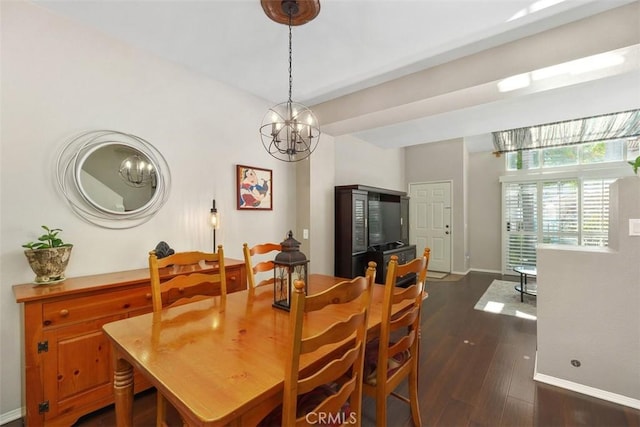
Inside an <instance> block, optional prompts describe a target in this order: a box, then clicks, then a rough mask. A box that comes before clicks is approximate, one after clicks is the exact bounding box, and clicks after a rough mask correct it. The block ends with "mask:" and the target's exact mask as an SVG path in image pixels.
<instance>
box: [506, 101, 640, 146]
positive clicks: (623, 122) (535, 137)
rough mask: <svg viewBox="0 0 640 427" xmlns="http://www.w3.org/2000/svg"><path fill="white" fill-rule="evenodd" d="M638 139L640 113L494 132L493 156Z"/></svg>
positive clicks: (618, 114)
mask: <svg viewBox="0 0 640 427" xmlns="http://www.w3.org/2000/svg"><path fill="white" fill-rule="evenodd" d="M636 136H640V110H630V111H622V112H619V113H611V114H604V115H601V116H594V117H587V118H582V119H575V120H567V121H563V122H557V123H548V124H544V125H539V126H531V127H526V128H518V129H510V130H503V131H499V132H493V145H494V147H495V153H507V152H510V151H521V150H531V149H535V148H547V147H559V146H562V145H575V144H581V143H584V142H596V141H606V140H610V139H619V138H628V137H629V138H630V137H636Z"/></svg>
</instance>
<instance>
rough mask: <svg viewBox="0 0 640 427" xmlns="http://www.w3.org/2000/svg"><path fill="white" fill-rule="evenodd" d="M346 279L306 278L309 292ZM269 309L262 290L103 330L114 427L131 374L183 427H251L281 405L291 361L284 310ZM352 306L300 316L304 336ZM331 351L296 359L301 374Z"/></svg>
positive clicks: (376, 316)
mask: <svg viewBox="0 0 640 427" xmlns="http://www.w3.org/2000/svg"><path fill="white" fill-rule="evenodd" d="M344 280H349V279H344V278H340V277H334V276H328V275H322V274H311V275H309V278H308V292H309V294H310V295H312V294H314V293H317V292H320V291H322V290H324V289H327V288H329V287H331V286H332V285H334V284H336V283H338V282H340V281H344ZM383 290H384V285H379V284H374V289H373V297H372V300H371V306H370V309H369V317H368V328H367V336H368V338H370V337H372V336H375V335H377V334H378V332H379V327H380V320H381V309H382V307H381V306H382V299H383ZM272 303H273V287H271V286H262V287H258V288H255V289H253V290H251V289H249V290H242V291H238V292H233V293H229V294H227V297H226V299H222V298H221V297H219V296H213V297H209V298H206V299H203V300H199V301H196V302H191V303H187V304H184V305H180V306H176V307H170V308H166V309H163V310H162V311H161V312H159V313H148V314H143V315H139V316H135V317H130V318H127V319H122V320H118V321H115V322H112V323H107V324H105V325H104V326H103V330H104V332H105V334H106V335H107V337H108V339H109V341H110V343H111V346H112V355H113V363H114V382H113V388H114V399H115V412H116V423H117V425H118V426H132V425H133V399H134V394H133V386H134V375H133V369H134V368H135V369H136V370H137V371H138V372H139V373H140V374H142V376H144V377H145V378H146V379H147V380H148V381H149V382H150V383H151V384H152V385H153V386H154V387H155V388H156V389H157V391H158V392H159V393H161V394H162V395H163V397H164V398H165V399H166V400H167V401H168V402H169V403H170V404H171V405H173V407H174V408H175V409H176V410H177V412H178V413H179V414H180V416H181V417H182V419H183V422H184V423H185V425H190V426H223V425H237V426H246V425H255V424H256V423H257V422H258V421H259V420H260V419H261V418H262V417H263V416H265V415H267V414H268V413H269V412H270V411H271V410H272V409H273V408H275V407H276V406H278V404H279V403H281V402H282V394H283V389H284V370H285V365H286V364H287V363H289V362H290V357H291V356H290V354H289V350H288V349H289V347H288V346H289V343H288V341H289V327H290V316H289V312H288V311H286V310H283V309H281V308H276V307H273V306H272ZM350 304H356V302H351V303H348V304H342V305H332V306H330V307H326V308H325V309H323V310H322V311H319V312H314V313H309V314H307V315H305V318H304V322H305V327H304V328H305V329H304V335H305V336H309V335H312V334H314V333H317V332H320V331H322V330H324V329H326V328H327V327H328V326H330V325H331V324H332V323H334V322H335V321H336V318H339V317H341V316H344V315H345V313H347V312H348V311H349V305H350ZM401 309H402V307H399V308H398V310H401ZM337 346H338V345H333V346H325V347H323V348H320V349H318V350H316V351H315V352H313V353H310V354H307V355H304V356H302V358H301V360H300V370H301V372H304V371H305V370H310V369H314V367H316V366H318V365H319V364H322V363H323V359H324V358H326V357H327V356H328V355H329V354H330V352H332V351H335V350H336V349H337Z"/></svg>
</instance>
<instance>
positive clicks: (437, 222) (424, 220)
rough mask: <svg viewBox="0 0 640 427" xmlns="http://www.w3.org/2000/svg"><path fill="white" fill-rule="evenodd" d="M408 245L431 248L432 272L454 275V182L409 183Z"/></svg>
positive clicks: (430, 264) (422, 249)
mask: <svg viewBox="0 0 640 427" xmlns="http://www.w3.org/2000/svg"><path fill="white" fill-rule="evenodd" d="M409 196H410V197H411V198H410V200H409V242H410V243H411V244H412V245H416V252H417V254H421V253H422V252H423V251H424V248H425V247H428V248H430V249H431V255H430V258H429V270H432V271H442V272H446V273H450V272H451V233H452V230H451V183H450V182H435V183H420V184H409Z"/></svg>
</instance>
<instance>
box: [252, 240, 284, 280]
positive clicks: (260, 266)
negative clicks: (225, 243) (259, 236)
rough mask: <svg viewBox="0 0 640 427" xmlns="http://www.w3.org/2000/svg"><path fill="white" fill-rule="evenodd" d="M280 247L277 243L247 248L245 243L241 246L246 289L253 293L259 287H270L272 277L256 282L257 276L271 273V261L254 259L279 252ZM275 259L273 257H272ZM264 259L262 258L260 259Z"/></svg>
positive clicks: (272, 266) (272, 265)
mask: <svg viewBox="0 0 640 427" xmlns="http://www.w3.org/2000/svg"><path fill="white" fill-rule="evenodd" d="M281 250H282V246H281V245H280V244H278V243H261V244H257V245H255V246H253V247H251V248H250V247H249V245H248V244H247V243H244V244H243V245H242V253H243V255H244V264H245V270H246V271H247V288H248V289H249V291H253V290H254V289H255V288H257V287H260V286H266V285H271V284H273V282H274V279H273V277H271V278H265V279H263V280H258V276H256V275H258V274H260V273H266V272H268V271H273V268H274V264H273V260H272V259H258V258H254V257H256V256H259V255H266V254H269V253H270V252H280V251H281ZM273 257H275V255H273ZM262 258H264V257H262ZM263 276H265V275H263Z"/></svg>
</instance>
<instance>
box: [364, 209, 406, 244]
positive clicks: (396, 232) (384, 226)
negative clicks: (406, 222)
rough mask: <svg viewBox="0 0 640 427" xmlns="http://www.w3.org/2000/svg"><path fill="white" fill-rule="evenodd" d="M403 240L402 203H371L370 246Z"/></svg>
mask: <svg viewBox="0 0 640 427" xmlns="http://www.w3.org/2000/svg"><path fill="white" fill-rule="evenodd" d="M398 240H402V225H401V224H400V203H399V202H390V201H380V200H370V201H369V246H376V245H384V244H386V243H391V242H396V241H398Z"/></svg>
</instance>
